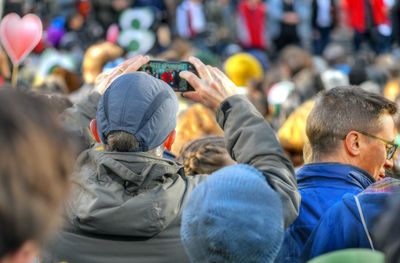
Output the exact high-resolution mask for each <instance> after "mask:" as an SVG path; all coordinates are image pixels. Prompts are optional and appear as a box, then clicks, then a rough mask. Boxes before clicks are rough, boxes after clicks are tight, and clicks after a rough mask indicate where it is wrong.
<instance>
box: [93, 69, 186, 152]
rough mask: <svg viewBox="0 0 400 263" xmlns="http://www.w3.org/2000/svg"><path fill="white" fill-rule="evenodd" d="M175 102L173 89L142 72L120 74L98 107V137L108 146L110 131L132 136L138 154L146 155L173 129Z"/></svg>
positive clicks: (176, 110)
mask: <svg viewBox="0 0 400 263" xmlns="http://www.w3.org/2000/svg"><path fill="white" fill-rule="evenodd" d="M177 112H178V100H177V98H176V95H175V93H174V92H173V90H172V88H171V87H170V86H169V85H168V84H166V83H165V82H163V81H162V80H159V79H156V78H154V77H153V76H150V75H148V74H146V73H144V72H135V73H129V74H123V75H121V76H120V77H118V78H116V79H115V80H114V81H113V82H112V83H111V85H110V87H108V89H107V90H106V92H105V93H104V94H103V95H102V96H101V98H100V101H99V104H98V107H97V115H96V120H97V127H98V131H99V136H100V138H101V140H102V142H103V143H104V144H107V139H106V138H107V136H108V134H110V132H113V131H124V132H127V133H130V134H132V135H133V136H135V138H136V139H137V140H138V141H139V148H138V150H137V151H140V152H146V151H148V150H151V149H154V148H156V147H158V146H160V145H162V144H163V142H164V141H165V140H166V139H167V137H168V135H169V134H170V133H171V132H172V131H173V129H175V127H176V120H177V117H176V115H177Z"/></svg>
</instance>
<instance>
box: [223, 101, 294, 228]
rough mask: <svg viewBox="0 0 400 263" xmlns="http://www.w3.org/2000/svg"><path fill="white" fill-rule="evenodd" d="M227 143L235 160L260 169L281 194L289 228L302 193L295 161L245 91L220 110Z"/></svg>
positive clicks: (285, 220)
mask: <svg viewBox="0 0 400 263" xmlns="http://www.w3.org/2000/svg"><path fill="white" fill-rule="evenodd" d="M217 121H218V123H219V125H220V126H221V127H222V129H223V130H224V132H225V143H226V147H227V149H228V152H229V153H230V155H231V156H232V158H233V159H234V160H236V161H237V162H239V163H246V164H249V165H252V166H254V167H256V168H257V169H258V170H260V171H261V172H262V173H263V174H264V176H265V178H266V179H267V181H268V182H269V184H270V185H271V186H272V188H273V189H274V190H275V191H277V192H278V194H279V195H280V196H281V200H282V204H283V211H284V222H285V228H287V227H288V226H290V224H291V223H292V222H293V221H294V220H295V219H296V217H297V215H298V212H299V206H300V194H299V193H298V191H297V184H296V179H295V176H294V170H293V166H292V164H291V162H290V161H289V160H288V158H287V157H286V156H285V155H284V153H283V150H282V148H281V146H280V144H279V142H278V140H277V137H276V135H275V132H274V131H273V129H272V128H271V126H270V125H269V124H268V123H267V122H266V121H265V120H264V118H263V117H262V116H261V114H260V113H259V112H258V111H257V110H256V108H255V107H254V106H253V105H252V104H251V103H250V102H249V101H248V100H247V99H246V97H244V96H241V95H235V96H232V97H230V98H228V99H226V100H225V101H224V102H223V103H222V104H221V106H220V108H219V110H218V111H217Z"/></svg>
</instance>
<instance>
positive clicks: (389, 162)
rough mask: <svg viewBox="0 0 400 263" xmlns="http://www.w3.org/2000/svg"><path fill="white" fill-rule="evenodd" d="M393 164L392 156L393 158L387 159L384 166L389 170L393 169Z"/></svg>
mask: <svg viewBox="0 0 400 263" xmlns="http://www.w3.org/2000/svg"><path fill="white" fill-rule="evenodd" d="M393 165H394V161H393V158H392V159H390V160H386V161H385V164H384V165H383V167H384V168H385V169H386V170H389V169H392V168H393Z"/></svg>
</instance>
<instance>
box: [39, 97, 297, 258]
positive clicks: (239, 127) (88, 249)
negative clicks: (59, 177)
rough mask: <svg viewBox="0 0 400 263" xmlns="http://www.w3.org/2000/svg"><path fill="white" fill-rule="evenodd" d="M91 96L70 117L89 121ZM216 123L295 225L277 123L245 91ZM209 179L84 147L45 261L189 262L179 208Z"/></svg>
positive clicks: (170, 164)
mask: <svg viewBox="0 0 400 263" xmlns="http://www.w3.org/2000/svg"><path fill="white" fill-rule="evenodd" d="M97 97H98V96H97ZM94 98H95V95H92V97H91V98H89V97H88V99H87V100H86V101H83V102H82V103H83V104H84V105H85V106H83V105H79V103H78V104H77V105H75V106H74V107H73V108H71V109H69V110H68V111H67V112H66V115H67V116H68V117H67V118H65V119H66V120H67V122H71V125H76V123H77V122H78V123H80V125H87V124H88V123H89V119H90V118H85V117H84V116H88V117H89V116H90V115H92V117H94V114H95V107H96V105H94V104H93V105H92V106H93V107H92V108H91V107H90V103H91V101H92V102H94V101H95V100H96V99H94ZM87 110H89V111H91V112H89V111H87ZM217 121H218V123H219V124H220V126H221V127H222V128H223V129H224V131H225V140H226V146H227V149H228V152H229V153H230V154H231V156H232V158H233V159H234V160H236V161H237V162H239V163H247V164H250V165H252V166H254V167H256V168H257V169H259V170H260V171H262V172H263V174H264V175H265V177H266V180H267V181H268V182H269V183H270V185H271V186H272V187H273V188H274V189H275V190H276V191H277V192H278V193H279V194H280V196H281V199H282V201H283V206H284V207H283V210H284V215H283V218H284V222H285V226H286V227H287V226H288V225H290V224H291V222H293V221H294V219H295V218H296V217H297V214H298V208H299V203H300V197H299V194H298V192H297V188H296V181H295V177H294V171H293V168H292V165H291V163H290V161H289V160H288V159H287V158H286V157H285V156H284V154H283V151H282V149H281V147H280V145H279V143H278V141H277V139H276V136H275V133H274V132H273V130H272V128H271V127H270V126H269V124H267V123H266V122H265V121H264V119H263V117H262V116H261V115H260V114H259V113H258V112H257V110H256V109H255V108H254V106H253V105H252V104H251V103H250V102H249V101H248V100H247V99H246V98H245V97H243V96H240V95H236V96H233V97H230V98H228V99H227V100H226V101H225V102H224V103H222V104H221V107H220V109H219V110H218V112H217ZM74 123H75V124H74ZM81 127H82V126H81ZM86 127H87V126H86ZM205 178H206V176H204V175H197V176H190V177H188V176H185V175H184V174H183V169H182V166H181V165H180V164H178V163H176V162H174V161H171V160H166V159H161V158H156V157H154V156H151V155H149V154H147V153H116V152H104V151H102V150H97V149H96V148H92V149H89V150H86V151H84V152H83V153H82V154H81V156H80V157H79V159H78V161H77V169H76V172H75V175H74V177H73V182H74V190H73V195H72V198H71V199H72V200H71V202H70V204H69V205H68V209H67V216H66V221H67V222H66V226H65V228H64V230H63V231H62V232H60V233H59V234H58V236H57V237H56V239H55V240H54V241H53V242H52V243H51V245H50V246H49V247H48V249H47V251H46V253H45V262H60V261H66V262H82V263H85V262H188V261H189V260H188V258H187V256H186V254H185V252H184V249H183V246H182V245H181V242H180V216H181V211H182V208H183V206H184V205H185V203H186V201H187V200H188V197H189V194H190V193H191V191H192V189H193V188H194V187H195V186H196V185H197V184H199V183H200V182H201V181H202V180H204V179H205ZM265 201H266V202H268V200H265ZM266 216H268V215H266ZM232 220H234V218H233V219H232ZM249 220H251V215H250V216H249ZM277 220H282V219H280V218H277Z"/></svg>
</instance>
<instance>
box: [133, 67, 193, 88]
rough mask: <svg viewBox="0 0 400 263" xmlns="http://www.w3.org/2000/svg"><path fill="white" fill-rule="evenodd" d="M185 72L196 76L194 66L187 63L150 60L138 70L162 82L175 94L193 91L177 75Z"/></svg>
mask: <svg viewBox="0 0 400 263" xmlns="http://www.w3.org/2000/svg"><path fill="white" fill-rule="evenodd" d="M186 70H187V71H191V72H193V73H194V74H196V75H198V74H197V71H196V69H195V68H194V66H193V65H192V64H191V63H189V62H187V61H180V62H169V61H162V60H150V61H149V62H148V63H147V64H145V65H143V66H142V67H141V68H140V69H139V71H144V72H146V73H148V74H150V75H152V76H153V77H155V78H158V79H161V80H163V81H164V82H166V83H167V84H168V85H170V86H171V87H172V89H173V90H174V91H176V92H186V91H194V88H193V87H192V86H190V84H189V83H188V82H187V81H186V80H185V79H182V78H180V77H179V73H180V72H181V71H186Z"/></svg>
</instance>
